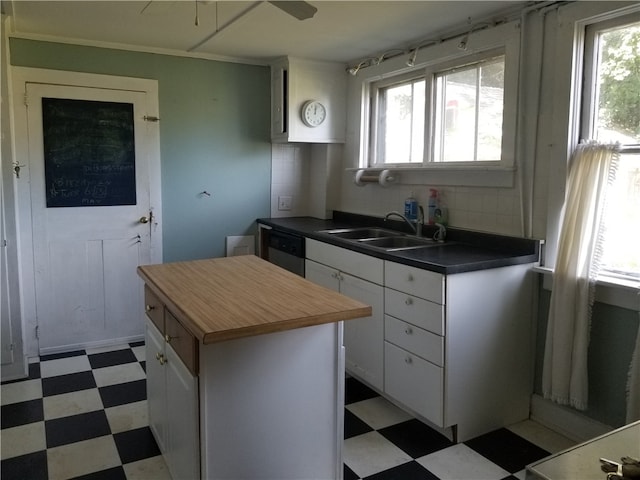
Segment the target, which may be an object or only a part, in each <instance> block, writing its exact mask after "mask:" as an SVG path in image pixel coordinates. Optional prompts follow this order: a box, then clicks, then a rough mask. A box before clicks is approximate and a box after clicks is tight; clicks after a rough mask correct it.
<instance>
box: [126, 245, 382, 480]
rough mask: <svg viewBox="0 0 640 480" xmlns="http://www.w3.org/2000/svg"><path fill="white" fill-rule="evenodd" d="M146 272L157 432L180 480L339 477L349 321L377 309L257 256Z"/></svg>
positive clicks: (153, 416)
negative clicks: (345, 323) (345, 322)
mask: <svg viewBox="0 0 640 480" xmlns="http://www.w3.org/2000/svg"><path fill="white" fill-rule="evenodd" d="M138 273H139V275H140V276H141V277H142V279H143V280H144V282H145V303H146V307H145V308H146V311H147V316H148V320H147V337H146V355H147V357H146V358H147V391H148V403H149V424H150V427H151V430H152V432H153V434H154V436H155V438H156V440H157V442H158V445H159V447H160V450H161V451H162V453H163V455H164V457H165V460H166V462H167V465H168V466H169V469H170V472H171V474H172V476H173V478H174V479H176V480H177V479H182V478H206V479H223V478H225V479H228V478H252V479H254V478H255V479H258V478H264V479H273V478H278V479H286V478H290V479H305V478H309V479H312V478H313V479H320V478H322V479H325V478H341V477H342V469H343V467H342V439H343V407H344V349H343V346H342V321H343V320H349V319H354V318H361V317H366V316H368V315H370V314H371V308H370V307H369V306H367V305H364V304H363V303H360V302H358V301H355V300H352V299H349V298H347V297H345V296H343V295H340V294H338V293H336V292H333V291H331V290H329V289H326V288H323V287H321V286H318V285H315V284H313V283H311V282H308V281H306V280H305V279H303V278H301V277H298V276H296V275H294V274H291V273H289V272H287V271H285V270H283V269H281V268H279V267H276V266H274V265H272V264H270V263H268V262H266V261H264V260H261V259H259V258H258V257H255V256H240V257H228V258H216V259H208V260H198V261H191V262H176V263H168V264H163V265H147V266H141V267H139V268H138Z"/></svg>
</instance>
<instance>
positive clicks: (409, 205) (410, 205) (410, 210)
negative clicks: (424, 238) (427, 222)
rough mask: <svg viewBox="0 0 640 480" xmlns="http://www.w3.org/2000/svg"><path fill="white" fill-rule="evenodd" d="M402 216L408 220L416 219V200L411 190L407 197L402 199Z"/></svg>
mask: <svg viewBox="0 0 640 480" xmlns="http://www.w3.org/2000/svg"><path fill="white" fill-rule="evenodd" d="M404 216H405V217H407V218H408V219H409V220H417V219H418V201H417V200H416V199H415V197H414V196H413V192H411V193H410V194H409V197H408V198H407V199H406V200H405V201H404Z"/></svg>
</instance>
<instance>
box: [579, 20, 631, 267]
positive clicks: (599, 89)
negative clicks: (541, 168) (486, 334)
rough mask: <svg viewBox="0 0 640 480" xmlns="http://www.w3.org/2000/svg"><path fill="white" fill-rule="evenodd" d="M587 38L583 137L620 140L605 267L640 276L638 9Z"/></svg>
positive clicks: (601, 26)
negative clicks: (636, 12) (635, 12)
mask: <svg viewBox="0 0 640 480" xmlns="http://www.w3.org/2000/svg"><path fill="white" fill-rule="evenodd" d="M585 39H586V41H585V85H584V96H583V116H582V129H581V130H582V136H583V137H584V138H593V139H597V140H599V141H603V142H619V143H620V144H621V147H622V148H621V150H622V153H621V155H620V163H619V167H618V171H617V175H616V179H615V181H614V184H613V185H612V188H611V189H610V190H609V192H608V204H607V211H606V213H605V222H606V223H605V225H606V239H605V242H604V245H603V252H602V271H603V273H604V274H606V275H609V276H618V277H631V278H636V279H637V278H640V247H639V243H638V239H639V238H640V14H634V15H629V16H625V17H620V18H617V19H614V20H610V21H607V22H602V23H597V24H594V25H590V26H589V27H588V28H587V30H586V38H585Z"/></svg>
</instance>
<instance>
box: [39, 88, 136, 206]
mask: <svg viewBox="0 0 640 480" xmlns="http://www.w3.org/2000/svg"><path fill="white" fill-rule="evenodd" d="M42 127H43V134H44V135H43V141H44V170H45V188H46V199H47V207H98V206H111V205H135V204H136V162H135V141H134V129H133V105H132V104H130V103H116V102H98V101H92V100H72V99H66V98H43V99H42Z"/></svg>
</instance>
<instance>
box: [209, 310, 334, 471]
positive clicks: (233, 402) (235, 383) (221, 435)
mask: <svg viewBox="0 0 640 480" xmlns="http://www.w3.org/2000/svg"><path fill="white" fill-rule="evenodd" d="M200 366H201V370H200V405H201V417H200V429H201V432H200V434H201V458H202V474H203V478H207V479H229V478H251V479H276V478H277V479H283V480H284V479H292V480H299V479H306V478H309V479H311V478H314V479H320V478H323V479H324V478H338V479H339V478H342V475H343V471H342V469H343V466H342V443H343V431H344V426H343V421H344V420H343V409H344V350H343V347H342V322H339V323H330V324H325V325H318V326H314V327H307V328H301V329H295V330H288V331H284V332H278V333H272V334H268V335H258V336H255V337H247V338H243V339H239V340H231V341H227V342H221V343H217V344H211V345H206V346H204V347H203V348H201V349H200Z"/></svg>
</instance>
